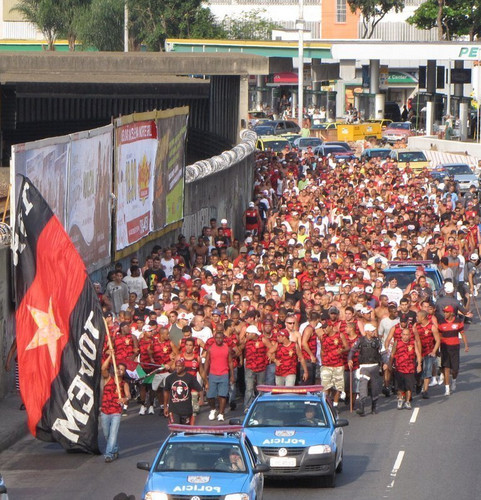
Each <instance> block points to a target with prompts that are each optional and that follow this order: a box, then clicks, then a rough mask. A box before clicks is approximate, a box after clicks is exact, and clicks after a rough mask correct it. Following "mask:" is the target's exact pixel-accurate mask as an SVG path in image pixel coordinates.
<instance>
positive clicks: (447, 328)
mask: <svg viewBox="0 0 481 500" xmlns="http://www.w3.org/2000/svg"><path fill="white" fill-rule="evenodd" d="M443 312H444V322H440V323H439V325H438V328H439V334H440V336H441V368H442V370H443V373H444V391H445V392H444V395H445V396H449V395H450V394H451V392H453V391H454V390H455V389H456V380H457V378H458V373H459V349H460V342H459V336H460V335H461V338H462V339H463V343H464V352H468V351H469V347H468V341H467V339H466V335H465V333H464V323H463V322H462V321H456V316H455V310H454V307H453V306H445V307H444V308H443ZM451 377H452V381H451V384H450V379H451Z"/></svg>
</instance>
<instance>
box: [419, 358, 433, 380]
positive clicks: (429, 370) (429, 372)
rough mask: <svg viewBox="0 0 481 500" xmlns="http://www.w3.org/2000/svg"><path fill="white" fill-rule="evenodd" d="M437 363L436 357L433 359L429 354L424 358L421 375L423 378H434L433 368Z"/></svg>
mask: <svg viewBox="0 0 481 500" xmlns="http://www.w3.org/2000/svg"><path fill="white" fill-rule="evenodd" d="M435 363H436V357H434V358H433V357H432V356H430V355H429V354H428V355H427V356H424V358H423V372H422V374H421V377H422V378H431V377H432V376H433V366H434V364H435Z"/></svg>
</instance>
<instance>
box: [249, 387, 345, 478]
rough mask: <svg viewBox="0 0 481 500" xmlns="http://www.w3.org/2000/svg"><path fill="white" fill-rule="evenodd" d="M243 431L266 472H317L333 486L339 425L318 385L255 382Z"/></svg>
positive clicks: (277, 475) (338, 465)
mask: <svg viewBox="0 0 481 500" xmlns="http://www.w3.org/2000/svg"><path fill="white" fill-rule="evenodd" d="M257 389H258V391H259V395H258V396H257V398H256V399H255V400H254V402H253V404H252V405H251V406H250V408H249V411H248V413H247V414H246V416H245V420H244V432H245V434H246V436H247V437H248V438H249V441H250V442H251V443H252V445H253V446H254V451H255V452H256V453H257V456H258V457H259V459H260V460H261V461H262V462H263V463H265V464H267V465H269V467H270V470H269V471H268V472H267V473H266V475H267V476H270V477H275V478H286V479H289V478H292V477H296V478H297V477H301V476H311V477H317V478H319V480H320V481H322V482H327V483H328V485H329V486H331V487H334V486H335V482H336V473H337V472H341V471H342V463H343V462H342V461H343V442H344V430H343V429H342V427H345V426H346V425H348V424H349V422H348V421H347V420H345V419H339V418H337V414H336V411H335V410H334V408H333V407H332V405H331V402H330V401H329V400H328V399H327V398H326V397H325V395H324V392H323V388H322V386H304V387H302V386H301V387H274V386H258V387H257Z"/></svg>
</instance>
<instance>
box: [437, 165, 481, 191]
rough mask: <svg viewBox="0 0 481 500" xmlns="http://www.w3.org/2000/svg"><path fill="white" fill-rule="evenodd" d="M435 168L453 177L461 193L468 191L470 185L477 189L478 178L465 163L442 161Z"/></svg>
mask: <svg viewBox="0 0 481 500" xmlns="http://www.w3.org/2000/svg"><path fill="white" fill-rule="evenodd" d="M436 170H438V171H441V172H445V173H446V175H449V176H450V177H453V178H454V182H456V184H457V186H458V189H459V191H460V192H461V193H466V192H467V191H469V188H470V187H471V186H474V187H475V188H476V189H477V190H478V189H479V180H478V178H477V177H476V175H474V172H473V171H472V170H471V167H470V166H469V165H467V164H466V163H442V164H441V165H438V167H437V169H436Z"/></svg>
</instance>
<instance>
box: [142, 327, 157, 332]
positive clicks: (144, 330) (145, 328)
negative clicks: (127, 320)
mask: <svg viewBox="0 0 481 500" xmlns="http://www.w3.org/2000/svg"><path fill="white" fill-rule="evenodd" d="M152 330H154V327H153V326H150V325H145V326H143V327H142V331H143V332H151V331H152Z"/></svg>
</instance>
